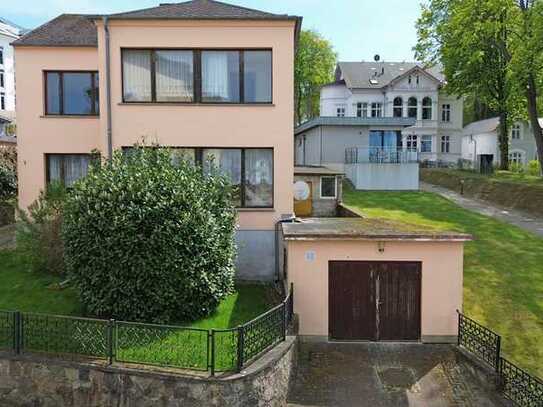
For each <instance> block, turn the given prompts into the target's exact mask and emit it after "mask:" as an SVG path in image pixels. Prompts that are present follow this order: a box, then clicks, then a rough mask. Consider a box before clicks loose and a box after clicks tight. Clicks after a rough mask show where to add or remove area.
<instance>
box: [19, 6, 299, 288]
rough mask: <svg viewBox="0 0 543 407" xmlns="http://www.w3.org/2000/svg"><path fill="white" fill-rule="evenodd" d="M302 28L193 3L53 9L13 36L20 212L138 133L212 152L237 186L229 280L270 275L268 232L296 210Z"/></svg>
mask: <svg viewBox="0 0 543 407" xmlns="http://www.w3.org/2000/svg"><path fill="white" fill-rule="evenodd" d="M300 25H301V18H300V17H296V16H288V15H278V14H271V13H267V12H262V11H257V10H251V9H247V8H243V7H237V6H233V5H229V4H225V3H220V2H216V1H213V0H193V1H189V2H185V3H178V4H162V5H159V6H157V7H153V8H148V9H143V10H136V11H129V12H126V13H119V14H113V15H104V16H97V15H74V14H63V15H60V16H58V17H57V18H55V19H53V20H51V21H49V22H48V23H46V24H44V25H42V26H41V27H38V28H37V29H35V30H33V31H32V32H30V33H28V34H27V35H25V36H23V37H22V38H21V39H19V40H17V41H15V42H14V43H13V45H14V47H15V57H16V60H17V64H16V77H17V111H18V114H19V115H18V143H19V145H18V148H19V158H20V160H19V180H20V181H19V185H20V193H19V204H20V206H21V207H23V208H25V207H27V206H28V205H29V204H30V203H31V202H33V201H34V200H35V199H36V198H37V197H38V194H39V192H40V190H42V189H43V188H44V187H45V185H46V183H47V182H48V181H50V180H60V181H62V182H64V183H65V184H66V185H70V184H71V183H73V182H74V181H75V180H76V179H78V178H79V177H81V176H83V175H85V173H86V170H87V165H88V162H89V157H90V156H89V154H90V153H91V151H92V150H94V149H97V150H99V151H101V152H102V154H104V155H106V156H108V155H110V154H111V152H112V150H115V149H122V148H124V147H129V146H132V145H133V144H134V143H136V142H138V141H141V140H142V138H145V139H146V140H147V141H148V142H158V143H159V144H161V145H164V146H169V147H178V148H183V149H186V150H184V151H185V152H188V153H189V154H190V155H192V156H193V157H194V159H195V160H197V161H198V160H205V157H206V156H208V155H211V154H213V155H214V157H215V159H216V160H218V161H219V162H220V165H221V166H222V167H223V169H224V170H225V171H226V172H228V173H229V174H230V175H231V177H232V181H233V182H234V183H237V184H239V185H240V190H241V194H240V196H239V197H238V202H237V205H238V207H239V231H238V234H237V238H238V246H239V258H238V270H239V275H238V276H239V277H240V278H243V279H267V280H272V279H274V278H275V276H276V272H277V271H276V269H277V265H276V253H275V252H276V247H275V233H276V232H275V225H276V223H277V221H278V220H280V219H281V218H282V217H285V216H291V214H292V213H293V198H292V180H293V163H292V160H291V157H292V156H293V144H292V134H293V117H294V106H293V105H294V102H293V100H294V97H293V81H294V78H293V75H294V49H295V44H296V40H297V35H298V32H299V29H300ZM285 157H288V158H289V159H288V160H286V161H284V158H285ZM281 159H282V160H283V161H282V162H279V160H281Z"/></svg>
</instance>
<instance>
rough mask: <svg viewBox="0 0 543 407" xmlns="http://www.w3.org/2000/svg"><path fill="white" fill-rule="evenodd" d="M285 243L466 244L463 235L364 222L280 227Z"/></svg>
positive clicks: (325, 220)
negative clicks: (392, 242)
mask: <svg viewBox="0 0 543 407" xmlns="http://www.w3.org/2000/svg"><path fill="white" fill-rule="evenodd" d="M282 226H283V236H284V238H285V240H414V241H449V242H465V241H469V240H473V237H472V236H471V235H468V234H464V233H457V232H442V231H434V230H431V229H422V228H417V227H414V226H413V225H410V224H405V223H400V222H392V221H389V220H384V219H367V218H304V219H300V220H298V221H295V222H291V223H283V224H282Z"/></svg>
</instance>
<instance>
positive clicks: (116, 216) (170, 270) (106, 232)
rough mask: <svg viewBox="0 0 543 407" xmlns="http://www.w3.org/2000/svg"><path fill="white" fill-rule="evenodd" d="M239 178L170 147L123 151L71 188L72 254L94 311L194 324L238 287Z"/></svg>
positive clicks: (67, 231) (67, 216)
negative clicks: (235, 187)
mask: <svg viewBox="0 0 543 407" xmlns="http://www.w3.org/2000/svg"><path fill="white" fill-rule="evenodd" d="M231 189H232V187H231V184H230V182H229V180H228V178H226V177H225V176H222V175H220V174H219V173H218V172H217V171H213V170H212V173H211V174H208V175H206V174H204V173H203V171H202V168H201V167H199V166H194V165H192V164H191V163H189V162H188V160H179V162H178V163H176V164H174V163H172V159H171V155H170V152H169V151H167V150H163V149H159V148H134V149H133V150H132V151H131V153H130V154H124V155H123V154H122V153H121V152H119V151H118V152H116V153H115V154H114V156H113V158H112V159H111V160H109V161H107V162H105V163H103V164H102V165H96V164H95V165H92V166H91V168H90V170H89V173H88V175H87V176H86V177H85V178H83V179H82V180H80V181H78V182H77V183H76V184H75V185H74V187H73V189H72V191H71V192H70V193H69V194H68V197H67V200H66V204H65V205H64V213H63V220H64V222H63V231H62V232H63V241H64V257H65V263H66V268H67V273H68V276H69V277H70V278H71V280H72V281H73V282H74V283H75V285H76V287H77V288H78V291H79V296H80V299H81V301H82V303H83V304H84V305H85V307H86V309H87V310H88V311H89V312H90V313H92V314H94V315H98V316H101V317H113V318H120V319H125V320H136V321H153V322H167V321H185V320H194V319H197V318H199V317H202V316H204V315H207V314H209V313H211V312H212V311H214V310H215V309H216V307H217V306H218V304H219V302H220V301H221V300H222V299H223V298H224V297H225V296H226V295H227V294H228V293H229V292H231V290H232V289H233V279H234V270H235V269H234V257H235V239H234V232H235V225H236V210H235V208H234V205H233V202H232V194H231Z"/></svg>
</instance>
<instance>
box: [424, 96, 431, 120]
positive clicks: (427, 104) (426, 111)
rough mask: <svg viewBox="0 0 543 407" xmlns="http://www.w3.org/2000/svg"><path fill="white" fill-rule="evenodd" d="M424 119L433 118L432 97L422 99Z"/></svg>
mask: <svg viewBox="0 0 543 407" xmlns="http://www.w3.org/2000/svg"><path fill="white" fill-rule="evenodd" d="M422 120H432V98H430V97H428V96H426V97H425V98H424V99H422Z"/></svg>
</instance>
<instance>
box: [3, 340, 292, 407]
mask: <svg viewBox="0 0 543 407" xmlns="http://www.w3.org/2000/svg"><path fill="white" fill-rule="evenodd" d="M295 363H296V338H295V337H293V336H292V337H287V340H286V341H285V342H283V343H281V344H279V345H278V346H276V347H275V348H274V349H272V350H271V351H269V352H268V353H266V354H265V355H264V356H262V357H261V358H260V359H259V360H257V361H256V362H254V363H253V364H251V365H250V366H249V367H248V368H247V369H245V370H243V371H242V372H241V373H239V374H238V373H236V374H232V375H225V376H219V377H215V378H211V377H203V376H196V375H187V374H181V373H179V372H176V371H174V370H157V369H150V368H143V367H139V368H134V367H127V366H118V365H114V366H104V365H100V364H92V363H77V362H68V361H63V360H58V359H41V358H37V357H35V356H28V355H24V356H15V355H11V354H0V406H21V407H22V406H39V407H50V406H51V407H53V406H55V407H57V406H65V407H70V406H77V407H86V406H96V407H98V406H100V407H102V406H116V407H132V406H134V407H139V406H142V407H146V406H168V407H175V406H183V407H186V406H251V407H256V406H262V407H264V406H285V405H286V399H287V393H288V388H289V383H290V380H291V375H292V371H293V365H294V364H295Z"/></svg>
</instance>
